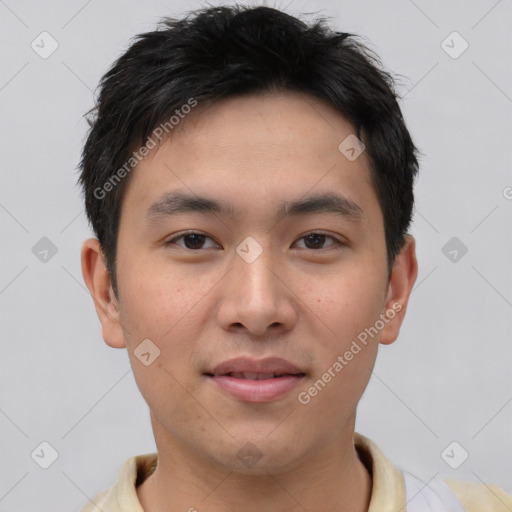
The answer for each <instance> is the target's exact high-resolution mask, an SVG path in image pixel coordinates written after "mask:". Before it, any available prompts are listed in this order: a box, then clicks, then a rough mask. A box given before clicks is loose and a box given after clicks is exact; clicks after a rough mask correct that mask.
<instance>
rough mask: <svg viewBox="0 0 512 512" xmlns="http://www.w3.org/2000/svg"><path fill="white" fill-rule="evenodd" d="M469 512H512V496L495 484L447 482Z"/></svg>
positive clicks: (461, 481) (450, 480)
mask: <svg viewBox="0 0 512 512" xmlns="http://www.w3.org/2000/svg"><path fill="white" fill-rule="evenodd" d="M445 482H446V484H447V485H448V486H449V487H450V489H451V490H452V491H453V492H454V493H455V494H456V496H457V498H458V499H459V500H460V502H461V503H462V504H463V505H464V507H465V509H466V511H467V512H510V511H511V510H512V495H511V494H509V493H508V492H505V491H504V490H503V489H502V488H501V487H499V486H497V485H493V484H483V483H479V482H469V481H464V480H452V479H447V480H445Z"/></svg>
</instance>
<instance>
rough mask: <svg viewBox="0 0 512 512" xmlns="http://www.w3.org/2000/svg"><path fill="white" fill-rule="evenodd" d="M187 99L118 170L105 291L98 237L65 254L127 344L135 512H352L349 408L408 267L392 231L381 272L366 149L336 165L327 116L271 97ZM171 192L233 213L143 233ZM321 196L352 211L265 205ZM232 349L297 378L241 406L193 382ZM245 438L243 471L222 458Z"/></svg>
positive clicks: (385, 332) (110, 330)
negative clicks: (134, 413)
mask: <svg viewBox="0 0 512 512" xmlns="http://www.w3.org/2000/svg"><path fill="white" fill-rule="evenodd" d="M200 107H201V106H198V107H197V108H196V109H195V110H194V111H193V112H191V113H190V114H189V115H188V116H187V118H186V119H185V120H184V121H183V122H182V124H181V125H180V131H177V132H175V133H173V137H172V138H170V139H168V140H166V141H165V142H164V143H163V144H162V145H161V146H160V147H159V148H155V149H154V150H152V151H151V152H150V154H149V155H148V156H147V157H146V158H145V159H144V160H143V161H142V162H141V163H140V164H139V165H138V167H137V169H135V170H134V171H133V173H132V175H131V177H130V182H129V184H128V187H127V189H126V195H125V197H124V199H123V205H122V210H121V218H120V227H119V234H118V249H117V250H118V261H117V279H118V285H119V297H118V298H116V297H115V296H114V293H113V292H112V288H111V282H110V278H109V275H108V273H107V271H106V268H105V264H104V260H103V254H102V252H101V248H100V246H99V243H98V241H97V240H96V239H90V240H87V241H86V242H85V243H84V245H83V248H82V270H83V276H84V279H85V282H86V284H87V286H88V288H89V290H90V292H91V295H92V296H93V299H94V301H95V306H96V310H97V313H98V316H99V319H100V321H101V324H102V332H103V337H104V340H105V342H106V343H107V344H108V345H109V346H111V347H115V348H125V347H126V348H127V350H128V353H129V357H130V361H131V364H132V368H133V373H134V376H135V379H136V382H137V385H138V387H139V389H140V391H141V393H142V395H143V397H144V399H145V400H146V402H147V403H148V406H149V409H150V415H151V420H152V426H153V432H154V435H155V442H156V445H157V449H158V456H159V459H158V467H157V469H156V470H155V472H154V473H153V474H152V475H151V476H150V477H149V478H148V479H147V480H146V481H145V482H144V483H143V484H142V485H140V486H139V487H138V488H137V493H138V496H139V499H140V501H141V504H142V506H143V508H144V510H145V511H149V512H163V511H166V512H169V511H184V510H189V509H191V508H192V510H193V508H195V509H197V510H198V511H203V510H208V511H209V512H220V511H223V512H228V511H235V510H246V511H261V510H266V511H270V512H285V511H287V512H288V511H296V510H304V509H306V510H315V511H325V512H327V511H334V510H347V511H348V510H350V511H354V512H363V511H366V510H368V504H369V501H370V497H371V485H372V481H371V477H370V475H369V473H368V471H367V469H366V468H365V466H364V465H363V463H362V462H361V461H360V459H359V457H358V454H357V451H356V449H355V447H354V442H353V434H354V426H355V417H356V407H357V404H358V402H359V400H360V398H361V396H362V394H363V392H364V390H365V388H366V386H367V384H368V381H369V379H370V376H371V372H372V370H373V367H374V363H375V359H376V356H377V352H378V347H379V344H384V345H386V344H390V343H392V342H393V341H394V340H395V339H396V338H397V336H398V333H399V329H400V325H401V323H402V321H403V318H404V314H405V311H406V307H407V302H408V298H409V294H410V292H411V289H412V286H413V284H414V281H415V279H416V275H417V262H416V256H415V244H414V239H413V238H412V237H410V236H408V237H407V238H406V243H405V245H404V247H403V249H402V251H401V252H400V254H399V255H398V256H397V258H396V260H395V263H394V266H393V269H392V274H391V278H390V279H388V268H387V263H386V244H385V238H384V222H383V216H382V211H381V209H380V206H379V203H378V199H377V196H376V194H375V190H374V188H373V187H372V184H371V182H370V173H369V169H368V161H367V159H366V154H365V153H364V152H363V153H362V155H361V156H359V157H358V158H357V159H356V160H354V161H349V160H348V159H347V158H346V157H345V156H344V155H343V154H342V153H341V152H340V151H339V150H338V146H339V144H340V142H341V141H343V140H344V139H345V138H346V137H347V136H348V135H350V134H353V133H354V128H353V127H352V126H351V125H350V123H349V122H348V121H347V120H346V119H344V117H342V116H341V115H340V114H339V113H338V112H337V111H336V110H334V109H333V108H332V107H331V106H329V105H327V104H325V103H323V102H321V101H320V100H317V99H314V98H311V97H309V96H306V95H303V94H298V93H290V92H287V93H278V94H270V93H266V94H258V95H249V96H243V97H238V98H229V99H226V100H222V101H221V102H218V103H216V104H214V105H213V106H210V107H209V108H207V109H201V108H200ZM175 190H181V191H184V192H192V193H193V194H197V195H201V196H202V195H205V196H208V197H211V198H214V199H217V200H224V201H226V202H229V203H231V205H232V206H233V214H232V215H231V216H224V215H221V214H211V213H208V214H205V213H200V212H192V213H190V212H188V213H181V214H179V215H175V216H167V217H162V218H159V219H155V220H154V221H153V222H152V223H149V222H148V221H147V220H146V217H145V216H146V212H147V210H148V208H149V207H150V205H151V204H152V203H153V202H154V201H156V200H157V199H159V198H160V197H161V195H162V194H163V193H164V192H170V191H175ZM321 192H336V193H338V194H341V195H343V196H345V197H346V198H348V199H350V200H351V201H353V202H355V203H356V204H357V205H358V206H359V207H360V208H361V210H362V215H361V216H360V218H352V217H350V218H345V217H342V216H340V215H337V214H334V213H329V212H328V213H325V212H324V213H309V214H306V215H301V216H294V217H289V218H284V219H282V220H280V221H277V220H276V217H275V213H276V209H277V205H278V204H279V203H280V202H281V201H283V200H287V201H291V200H296V199H301V198H303V197H304V196H306V195H310V194H313V193H321ZM188 230H192V231H194V232H197V233H199V234H203V235H205V236H206V238H205V239H204V241H199V242H198V241H197V238H196V239H193V240H192V241H191V240H190V239H188V247H192V248H187V239H184V238H181V239H178V240H175V242H174V243H171V244H170V245H165V242H168V241H170V240H174V239H176V238H177V237H179V236H180V235H181V234H184V233H185V232H186V231H188ZM312 232H313V233H314V232H320V233H322V234H325V235H327V237H326V238H325V239H320V241H318V240H316V241H315V240H313V242H310V243H309V244H308V242H307V240H305V239H304V238H303V237H305V236H306V235H309V234H311V233H312ZM248 236H251V237H253V238H254V239H255V240H257V242H258V243H259V244H260V245H261V246H262V249H263V252H262V253H261V254H260V255H259V257H257V258H256V259H255V260H254V261H253V262H252V263H248V262H247V261H245V260H244V259H243V258H241V257H240V256H239V255H238V254H237V252H236V248H237V246H239V244H240V243H241V242H242V241H243V240H244V239H245V238H246V237H248ZM330 237H333V238H330ZM337 242H340V243H337ZM201 243H202V244H203V245H201ZM194 247H197V248H194ZM393 304H395V305H396V304H399V305H400V306H401V310H400V312H398V313H397V314H396V315H394V318H393V319H391V320H389V321H388V322H387V323H385V326H384V328H383V329H381V330H380V332H379V334H378V335H377V336H375V337H374V338H373V339H371V341H370V342H369V343H368V344H367V345H366V346H365V347H364V348H363V349H362V350H361V351H360V352H359V353H358V354H357V355H355V356H354V358H353V359H352V360H351V361H349V362H348V364H347V365H346V366H344V368H343V370H342V371H341V372H339V373H337V374H336V376H335V377H334V378H332V380H331V381H330V382H329V383H328V384H327V385H326V386H325V387H324V388H323V389H322V390H321V391H320V392H319V393H318V394H317V395H316V396H314V397H313V398H311V401H310V402H309V403H308V404H307V405H303V404H301V403H299V401H298V399H297V397H298V394H299V393H300V392H301V391H307V390H308V389H309V388H310V387H311V386H312V384H313V383H314V382H315V381H317V380H318V379H319V378H321V376H322V374H324V373H325V372H327V371H328V369H329V368H331V367H332V366H333V363H334V362H335V361H336V360H337V357H338V356H340V355H343V354H344V353H345V352H346V351H347V350H348V349H349V348H350V346H351V343H352V341H353V340H355V339H356V338H357V336H358V334H360V333H361V332H362V331H364V329H365V328H368V327H370V326H373V325H375V323H376V321H377V320H378V319H379V315H381V314H385V313H386V311H388V310H389V309H392V307H393ZM395 307H396V306H395ZM144 339H150V340H151V341H152V342H153V343H154V344H155V345H156V346H157V347H158V348H159V349H160V351H161V352H160V356H159V357H158V358H157V359H155V361H154V362H153V363H152V364H151V365H149V366H145V365H143V364H141V362H140V361H139V360H138V359H137V358H136V357H135V355H134V350H135V349H136V348H137V346H138V345H139V344H140V343H141V341H142V340H144ZM239 356H246V357H250V358H253V359H262V358H264V357H269V356H277V357H281V358H284V359H286V360H288V361H290V362H292V363H294V364H295V365H296V366H298V367H299V368H300V369H302V371H304V372H305V373H306V376H305V377H304V379H303V381H302V382H301V383H300V385H299V386H298V387H296V388H295V389H294V390H292V391H291V392H289V393H287V394H285V395H283V396H281V397H279V398H278V399H276V400H274V401H271V402H268V403H256V404H255V403H247V402H242V401H240V400H237V399H235V398H234V397H232V396H230V395H227V394H226V393H224V392H223V391H222V390H220V389H219V388H218V386H217V385H216V384H215V382H213V381H212V380H211V379H209V378H208V377H206V376H205V375H203V372H205V371H206V370H207V369H208V368H210V369H211V368H213V366H215V365H217V364H219V363H221V362H222V361H225V360H228V359H231V358H233V357H239ZM248 442H250V443H252V444H253V445H255V446H256V447H257V449H258V451H259V453H260V454H261V459H260V460H258V462H257V463H256V464H254V466H252V467H246V466H245V465H244V464H243V463H242V462H241V461H240V459H239V458H238V457H237V453H238V452H239V450H240V449H241V448H242V447H244V445H246V443H248Z"/></svg>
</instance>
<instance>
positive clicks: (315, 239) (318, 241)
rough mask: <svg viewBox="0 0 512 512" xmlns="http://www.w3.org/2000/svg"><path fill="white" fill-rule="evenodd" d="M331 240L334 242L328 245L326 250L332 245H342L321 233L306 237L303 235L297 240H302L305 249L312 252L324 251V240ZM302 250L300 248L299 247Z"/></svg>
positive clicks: (310, 234)
mask: <svg viewBox="0 0 512 512" xmlns="http://www.w3.org/2000/svg"><path fill="white" fill-rule="evenodd" d="M329 238H330V239H331V240H334V243H332V244H330V245H328V246H327V248H329V247H332V246H333V245H338V246H339V245H343V244H342V243H341V242H340V241H339V240H337V239H336V238H334V237H333V236H330V235H325V234H323V233H316V232H315V233H309V234H308V235H305V236H303V237H301V238H299V240H304V242H305V245H306V247H305V248H306V249H313V250H318V249H325V248H326V247H323V245H324V243H325V241H326V239H329ZM301 249H302V247H301Z"/></svg>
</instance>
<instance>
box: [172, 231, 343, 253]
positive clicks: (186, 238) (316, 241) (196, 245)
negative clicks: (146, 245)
mask: <svg viewBox="0 0 512 512" xmlns="http://www.w3.org/2000/svg"><path fill="white" fill-rule="evenodd" d="M327 239H330V240H332V241H333V242H332V243H331V244H329V245H328V246H327V247H325V245H324V244H325V242H326V240H327ZM206 240H212V239H211V238H210V237H209V236H206V235H203V234H201V233H196V232H191V233H184V234H182V235H180V236H177V237H176V238H173V239H171V240H168V241H167V242H165V245H166V246H168V245H177V246H178V247H182V248H183V249H189V250H192V251H197V250H200V249H205V248H208V247H205V246H204V244H205V241H206ZM300 240H304V242H305V244H304V245H305V247H300V249H311V250H315V251H317V250H319V249H328V248H330V247H332V246H335V245H338V246H342V245H343V243H342V242H340V241H339V240H337V239H336V238H334V237H333V236H330V235H326V234H323V233H317V232H314V233H309V234H307V235H305V236H302V237H300V238H299V241H300ZM178 241H183V244H180V243H177V242H178ZM212 242H213V240H212ZM213 247H218V245H217V244H216V243H215V242H214V245H213Z"/></svg>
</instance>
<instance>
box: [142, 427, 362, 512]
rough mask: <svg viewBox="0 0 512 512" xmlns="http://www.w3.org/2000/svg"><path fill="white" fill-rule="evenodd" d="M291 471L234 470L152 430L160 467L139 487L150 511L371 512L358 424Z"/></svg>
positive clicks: (147, 510)
mask: <svg viewBox="0 0 512 512" xmlns="http://www.w3.org/2000/svg"><path fill="white" fill-rule="evenodd" d="M351 427H352V428H350V429H347V431H346V432H344V433H343V432H342V433H340V435H339V436H338V437H336V438H335V439H334V440H333V441H332V442H331V443H329V444H326V445H323V447H322V449H321V450H318V451H317V452H316V453H315V454H314V456H312V457H308V458H307V459H305V460H303V461H301V462H300V463H299V464H297V466H295V467H294V468H293V469H292V470H289V471H286V472H280V473H272V472H271V471H266V472H265V473H264V474H263V475H247V474H242V473H237V472H234V471H230V470H228V469H226V468H225V467H222V466H220V465H218V464H216V463H213V462H212V461H211V460H206V459H205V458H204V457H202V456H200V455H198V454H197V453H194V452H191V450H190V449H188V448H187V447H185V446H183V445H181V444H180V443H178V442H176V441H175V440H173V439H169V438H168V437H167V438H164V437H163V436H161V435H158V434H161V433H162V432H159V428H162V426H161V425H155V424H154V425H153V428H154V431H155V439H156V442H157V448H158V465H157V468H156V469H155V471H154V473H153V474H151V475H150V476H149V477H148V478H147V479H146V480H145V481H144V482H143V483H142V484H141V485H140V486H139V487H138V488H137V494H138V497H139V501H140V503H141V505H142V508H143V509H144V511H145V512H164V511H165V512H178V511H179V512H183V511H189V512H202V511H203V510H208V511H209V512H232V511H233V512H234V511H239V510H244V511H247V512H260V511H261V510H265V511H268V512H298V511H304V510H315V511H318V512H334V511H339V510H346V511H350V512H367V511H368V507H369V503H370V497H371V488H372V479H371V476H370V474H369V473H368V470H367V469H366V467H365V465H364V464H363V463H362V462H361V460H360V459H359V456H358V453H357V451H356V449H355V446H354V442H353V432H354V430H353V425H351Z"/></svg>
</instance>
